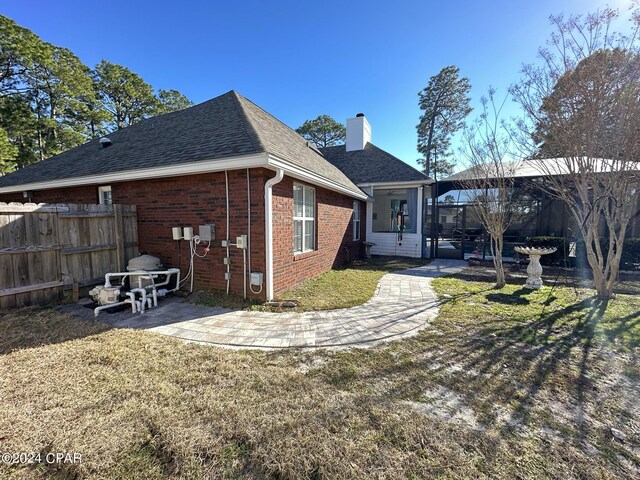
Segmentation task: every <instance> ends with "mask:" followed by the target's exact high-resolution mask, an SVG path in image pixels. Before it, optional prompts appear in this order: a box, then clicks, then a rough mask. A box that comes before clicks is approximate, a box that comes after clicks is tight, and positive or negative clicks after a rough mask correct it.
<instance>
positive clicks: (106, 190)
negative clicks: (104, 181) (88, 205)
mask: <svg viewBox="0 0 640 480" xmlns="http://www.w3.org/2000/svg"><path fill="white" fill-rule="evenodd" d="M98 201H99V202H100V205H111V204H112V203H113V199H112V198H111V185H103V186H102V187H98Z"/></svg>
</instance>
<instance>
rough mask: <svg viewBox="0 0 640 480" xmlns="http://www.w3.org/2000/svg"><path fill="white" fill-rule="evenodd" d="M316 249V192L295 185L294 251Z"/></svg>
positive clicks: (311, 188) (301, 251)
mask: <svg viewBox="0 0 640 480" xmlns="http://www.w3.org/2000/svg"><path fill="white" fill-rule="evenodd" d="M315 248H316V190H315V188H313V187H308V186H306V185H300V184H297V183H295V184H294V185H293V251H294V253H304V252H310V251H311V250H314V249H315Z"/></svg>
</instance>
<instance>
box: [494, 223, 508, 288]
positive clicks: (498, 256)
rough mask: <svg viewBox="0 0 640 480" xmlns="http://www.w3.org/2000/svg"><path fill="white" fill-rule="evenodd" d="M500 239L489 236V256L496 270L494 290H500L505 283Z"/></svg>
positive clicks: (501, 240)
mask: <svg viewBox="0 0 640 480" xmlns="http://www.w3.org/2000/svg"><path fill="white" fill-rule="evenodd" d="M502 243H503V239H502V237H501V236H500V237H494V236H491V255H492V256H493V266H494V267H495V269H496V288H502V287H504V286H505V285H506V283H507V281H506V279H505V275H504V265H503V263H502Z"/></svg>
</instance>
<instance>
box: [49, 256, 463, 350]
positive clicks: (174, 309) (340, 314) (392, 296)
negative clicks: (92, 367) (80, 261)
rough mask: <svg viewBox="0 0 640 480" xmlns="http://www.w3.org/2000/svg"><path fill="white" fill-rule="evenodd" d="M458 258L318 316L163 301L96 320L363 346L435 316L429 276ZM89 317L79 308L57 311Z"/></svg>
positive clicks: (203, 334)
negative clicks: (143, 309)
mask: <svg viewBox="0 0 640 480" xmlns="http://www.w3.org/2000/svg"><path fill="white" fill-rule="evenodd" d="M465 266H466V262H463V261H460V260H435V261H433V262H431V263H430V264H429V265H425V266H422V267H418V268H411V269H408V270H401V271H398V272H394V273H389V274H386V275H385V276H384V277H382V279H381V280H380V283H379V284H378V288H377V290H376V293H375V295H374V296H373V297H372V298H371V299H370V300H369V301H367V302H366V303H364V304H363V305H360V306H357V307H353V308H346V309H340V310H325V311H317V312H303V313H297V312H287V313H270V312H253V311H240V310H229V309H224V308H219V307H207V306H203V305H194V304H191V303H187V302H185V301H184V300H182V299H180V298H176V297H173V298H167V299H163V300H161V302H160V305H159V306H158V307H156V308H152V309H150V310H147V311H146V312H145V313H144V314H131V312H120V313H115V314H107V313H103V314H101V315H100V317H99V320H100V321H102V322H105V323H108V324H110V325H113V326H114V327H126V328H138V329H144V330H148V331H152V332H157V333H161V334H163V335H170V336H172V337H177V338H181V339H184V340H188V341H193V342H201V343H208V344H215V345H218V346H224V347H231V348H267V349H273V348H286V347H311V348H324V347H332V348H344V347H350V346H358V347H368V346H372V345H376V344H378V343H380V342H383V341H389V340H391V339H397V338H401V337H407V336H411V335H414V334H416V333H417V332H418V331H419V330H420V329H421V328H423V327H424V326H426V325H427V324H428V323H429V322H430V321H431V320H432V319H433V318H435V316H436V315H437V313H438V301H437V297H436V295H435V292H434V291H433V289H432V288H431V280H432V279H433V278H436V277H439V276H442V275H447V274H450V273H456V272H459V271H460V270H462V269H463V268H464V267H465ZM60 310H61V311H63V312H66V313H70V314H72V315H77V316H82V317H83V318H87V319H92V318H93V311H92V310H90V309H88V308H83V307H82V306H79V305H68V306H65V307H62V308H61V309H60Z"/></svg>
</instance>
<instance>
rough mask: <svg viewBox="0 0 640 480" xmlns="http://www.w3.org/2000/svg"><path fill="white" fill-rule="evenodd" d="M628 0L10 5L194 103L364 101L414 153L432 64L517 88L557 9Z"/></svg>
mask: <svg viewBox="0 0 640 480" xmlns="http://www.w3.org/2000/svg"><path fill="white" fill-rule="evenodd" d="M630 3H631V2H630V0H612V1H610V2H608V3H605V2H600V1H597V0H563V1H559V0H555V1H553V0H536V1H526V0H495V1H482V0H449V1H442V0H440V1H418V0H412V1H403V0H397V1H395V2H391V1H389V0H387V1H378V0H369V1H349V0H343V1H332V0H331V1H327V0H325V1H317V2H305V1H302V0H298V1H276V0H272V1H270V0H262V1H258V0H254V1H246V0H245V1H229V0H227V1H224V2H223V1H216V0H213V1H188V0H187V1H184V0H183V1H182V2H176V1H175V0H174V1H168V0H155V1H147V0H144V1H142V0H140V1H138V0H128V1H123V0H110V1H109V2H100V3H99V4H98V2H94V1H87V0H84V1H71V0H56V1H55V2H52V1H48V0H4V1H3V2H2V6H0V13H2V14H3V15H6V16H8V17H10V18H12V19H13V20H15V21H16V22H18V23H19V24H20V25H22V26H25V27H27V28H29V29H31V30H33V31H34V32H35V33H36V34H38V35H39V36H40V37H41V38H42V39H44V40H46V41H48V42H51V43H54V44H56V45H60V46H64V47H67V48H69V49H70V50H72V51H73V52H74V53H76V54H77V55H78V56H79V57H80V58H81V59H82V60H83V61H84V62H85V63H86V64H87V65H88V66H90V67H93V66H94V65H95V64H96V63H98V62H99V61H100V60H101V59H103V58H104V59H107V60H109V61H111V62H115V63H119V64H122V65H125V66H127V67H129V68H130V69H131V70H133V71H135V72H136V73H138V74H140V75H141V76H142V77H143V78H144V79H145V80H146V81H147V82H149V83H151V84H152V85H153V86H154V87H155V88H165V89H170V88H176V89H178V90H180V91H181V92H182V93H184V94H185V95H187V96H188V97H189V98H190V99H191V100H193V101H194V102H196V103H198V102H201V101H204V100H207V99H209V98H213V97H215V96H217V95H220V94H222V93H224V92H227V91H228V90H231V89H234V90H237V91H238V92H240V93H241V94H242V95H244V96H245V97H247V98H249V99H250V100H252V101H254V102H255V103H257V104H258V105H260V106H261V107H263V108H264V109H266V110H267V111H269V112H270V113H272V114H273V115H275V116H276V117H278V118H279V119H280V120H282V121H283V122H285V123H286V124H288V125H289V126H291V127H292V128H296V127H297V126H299V125H300V124H302V123H303V122H304V120H306V119H311V118H315V117H316V116H317V115H320V114H325V113H326V114H328V115H331V116H332V117H334V118H335V119H336V120H339V121H341V122H344V121H345V120H346V118H348V117H352V116H354V115H355V114H356V113H358V112H364V113H365V114H366V116H367V118H368V120H369V122H370V123H371V125H372V131H373V143H375V144H376V145H378V146H379V147H381V148H383V149H385V150H387V151H389V152H391V153H393V154H394V155H396V156H398V157H399V158H401V159H403V160H405V161H407V162H409V163H412V164H414V161H415V159H416V158H418V156H419V155H418V153H417V151H416V130H415V126H416V124H417V123H418V118H419V115H420V110H419V108H418V105H417V94H418V92H419V91H420V90H421V89H422V88H424V87H425V86H426V84H427V82H428V80H429V77H430V76H431V75H434V74H436V73H438V71H439V70H440V69H441V68H442V67H444V66H446V65H451V64H454V65H457V66H458V67H459V68H460V71H461V73H462V74H463V75H465V76H467V77H469V79H470V80H471V84H472V86H473V89H472V92H471V95H472V100H473V104H474V105H478V103H479V99H480V96H481V95H483V94H485V93H486V91H487V89H488V88H489V86H490V85H493V86H494V87H496V88H497V89H498V92H499V93H500V92H503V93H505V92H506V89H507V87H508V85H509V84H511V83H512V82H514V81H516V80H517V79H518V71H519V69H520V67H521V65H522V64H523V63H530V62H533V61H535V59H536V52H537V49H538V48H539V47H540V46H541V45H543V44H544V42H545V41H546V40H547V38H548V36H549V33H550V32H551V27H550V26H549V22H548V17H549V15H550V14H557V13H562V12H564V13H567V14H569V13H584V12H587V11H592V10H595V9H597V8H602V7H604V6H605V5H607V4H608V5H610V6H612V7H617V8H620V9H621V10H624V9H626V7H627V6H628V5H630ZM98 5H100V6H98ZM511 111H512V112H513V113H515V109H514V108H513V107H512V108H511ZM472 115H473V114H472Z"/></svg>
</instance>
